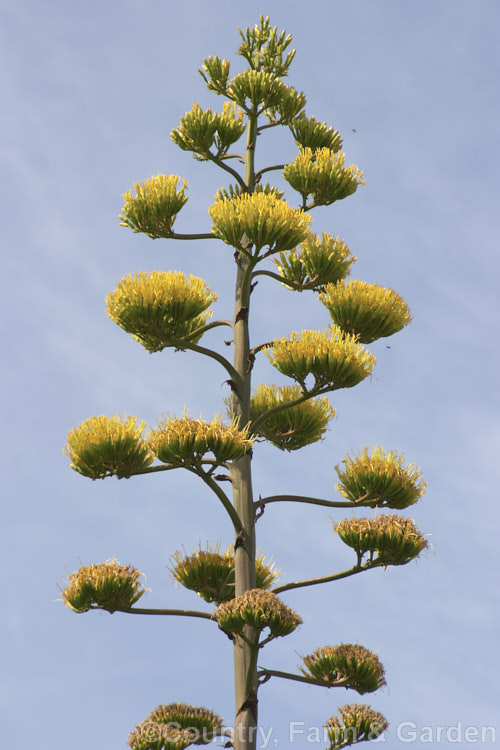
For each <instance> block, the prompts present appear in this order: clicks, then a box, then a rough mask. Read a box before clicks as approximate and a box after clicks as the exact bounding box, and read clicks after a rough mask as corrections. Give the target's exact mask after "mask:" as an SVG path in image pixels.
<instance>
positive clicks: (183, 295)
mask: <svg viewBox="0 0 500 750" xmlns="http://www.w3.org/2000/svg"><path fill="white" fill-rule="evenodd" d="M216 299H217V295H216V294H215V293H214V292H213V291H212V290H211V289H210V288H209V287H208V286H207V285H206V284H205V282H204V281H203V279H199V278H197V277H196V276H192V275H190V276H189V278H186V276H185V275H184V274H183V273H181V272H180V271H169V272H168V273H165V272H163V271H153V272H152V273H150V274H148V273H144V272H143V271H141V272H140V273H139V274H134V275H133V276H132V275H131V274H129V275H128V276H125V277H124V278H123V279H121V281H119V282H118V284H117V286H116V288H115V290H114V291H113V292H110V293H109V295H108V297H107V299H106V303H107V307H108V315H109V317H110V318H111V319H112V320H114V322H115V323H116V324H117V325H119V326H120V327H121V328H123V330H125V331H127V333H130V334H132V336H133V337H134V338H135V339H136V340H137V341H139V343H140V344H142V346H144V348H145V349H147V350H148V351H149V352H159V351H161V350H162V349H164V348H165V347H167V346H175V347H176V348H178V349H181V348H182V343H181V342H182V340H185V341H190V342H192V343H196V342H197V341H199V340H200V338H201V337H202V335H203V330H202V329H203V326H204V324H205V323H206V321H207V319H208V318H210V317H211V313H210V312H205V311H206V310H207V308H208V307H209V306H210V305H211V304H212V302H215V300H216ZM200 329H201V330H200ZM179 340H181V341H179Z"/></svg>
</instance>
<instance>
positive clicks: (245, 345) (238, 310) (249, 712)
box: [231, 115, 257, 750]
mask: <svg viewBox="0 0 500 750" xmlns="http://www.w3.org/2000/svg"><path fill="white" fill-rule="evenodd" d="M256 126H257V117H256V116H255V115H250V116H249V118H248V130H247V145H246V151H245V185H246V187H247V190H248V192H253V190H254V187H255V167H254V153H255V139H256V132H257V128H256ZM242 242H245V238H242ZM236 261H237V264H238V270H237V275H236V291H235V307H234V362H233V365H234V369H235V370H236V371H237V373H238V375H239V378H240V384H239V387H237V388H235V389H234V390H233V398H232V409H233V415H234V416H235V417H239V418H240V420H241V425H242V426H244V425H246V424H247V422H248V421H249V418H250V389H251V370H250V367H249V353H250V338H249V331H248V316H249V311H250V291H251V288H250V282H251V274H250V273H247V269H248V266H249V264H250V263H251V260H250V258H249V257H248V255H247V254H243V253H239V254H238V256H237V258H236ZM251 460H252V459H251V455H246V456H243V457H242V458H240V459H238V460H237V461H233V463H232V467H231V480H232V485H233V502H234V507H235V510H236V512H237V514H238V516H239V518H240V519H241V523H242V526H243V528H242V531H241V532H240V533H239V534H238V536H237V537H236V542H235V594H236V596H239V595H240V594H243V593H244V592H245V591H248V590H249V589H253V588H255V508H254V504H253V495H252V474H251ZM245 636H246V638H247V639H248V641H249V642H248V643H246V642H245V641H242V640H241V639H239V638H237V639H236V640H235V644H234V680H235V701H236V718H235V723H234V748H235V750H254V748H255V746H256V738H257V731H256V727H257V700H256V689H257V674H256V665H255V660H254V659H252V647H251V645H250V643H253V641H254V639H255V634H254V633H253V632H252V631H251V629H249V630H248V632H245Z"/></svg>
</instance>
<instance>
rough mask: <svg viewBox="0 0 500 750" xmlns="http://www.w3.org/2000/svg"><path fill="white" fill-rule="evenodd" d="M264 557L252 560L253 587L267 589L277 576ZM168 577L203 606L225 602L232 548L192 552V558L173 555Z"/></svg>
mask: <svg viewBox="0 0 500 750" xmlns="http://www.w3.org/2000/svg"><path fill="white" fill-rule="evenodd" d="M264 559H265V558H264V555H261V556H260V557H257V558H256V560H255V578H256V587H257V588H259V589H267V588H269V586H270V585H271V583H272V582H273V581H274V580H275V578H276V577H277V576H278V571H276V570H274V565H273V564H272V565H267V564H265V562H264ZM173 560H174V564H173V566H172V567H171V569H170V570H171V573H172V575H173V577H174V578H175V580H176V581H178V582H179V583H181V584H182V585H183V586H185V587H186V588H187V589H190V590H191V591H196V593H197V594H198V596H201V598H202V599H203V600H204V601H206V602H215V603H216V604H220V603H221V602H225V601H229V599H233V597H234V547H233V546H232V545H231V546H230V547H229V548H228V549H227V550H226V551H221V550H220V548H219V545H218V544H217V545H216V546H215V549H212V548H211V547H208V548H207V549H206V550H203V549H199V550H196V551H195V552H194V553H193V554H192V555H185V554H182V553H181V552H176V553H175V555H173Z"/></svg>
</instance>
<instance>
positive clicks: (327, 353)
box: [264, 326, 375, 391]
mask: <svg viewBox="0 0 500 750" xmlns="http://www.w3.org/2000/svg"><path fill="white" fill-rule="evenodd" d="M264 351H265V354H266V356H267V358H268V359H269V361H270V363H271V364H272V365H273V367H276V369H277V370H279V371H280V372H281V373H282V374H283V375H286V376H288V377H290V378H293V379H294V380H296V381H297V382H298V383H299V385H301V386H302V388H303V389H305V388H306V385H305V382H306V378H307V377H308V376H312V377H313V378H314V386H313V387H312V388H308V389H307V390H309V391H311V390H313V388H314V389H321V390H323V391H326V390H330V391H334V390H337V389H338V388H351V387H353V386H355V385H357V384H358V383H360V382H361V381H362V380H364V379H365V378H366V377H367V376H368V375H370V374H371V371H372V369H373V366H374V364H375V357H374V356H373V354H371V353H370V352H369V351H368V350H367V349H365V348H364V346H362V345H361V344H359V343H358V341H357V340H356V337H355V336H352V335H351V334H346V333H344V331H342V330H341V329H340V328H339V327H338V326H329V330H326V331H302V333H301V334H300V335H299V334H298V333H296V332H293V333H291V334H290V336H289V337H288V338H282V339H278V340H277V341H274V342H273V343H272V344H270V345H269V346H268V347H266V348H265V350H264Z"/></svg>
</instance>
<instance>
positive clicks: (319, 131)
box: [289, 112, 342, 153]
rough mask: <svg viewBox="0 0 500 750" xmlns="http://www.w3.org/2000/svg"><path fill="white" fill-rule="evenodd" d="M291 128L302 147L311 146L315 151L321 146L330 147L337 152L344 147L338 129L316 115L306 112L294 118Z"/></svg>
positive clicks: (296, 141) (298, 144) (297, 142)
mask: <svg viewBox="0 0 500 750" xmlns="http://www.w3.org/2000/svg"><path fill="white" fill-rule="evenodd" d="M289 128H290V130H291V131H292V135H293V137H294V138H295V143H296V144H297V146H298V147H299V148H300V149H304V148H310V149H311V150H312V151H313V152H314V151H317V150H318V149H319V148H328V149H330V151H333V152H334V153H336V152H337V151H340V149H341V148H342V138H341V137H340V134H339V133H338V132H337V131H336V130H334V129H333V128H329V127H328V126H327V124H326V122H319V121H318V120H316V118H315V117H307V116H306V114H305V113H304V112H302V113H301V114H300V115H299V117H296V118H295V119H294V120H292V122H291V123H290V124H289Z"/></svg>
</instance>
